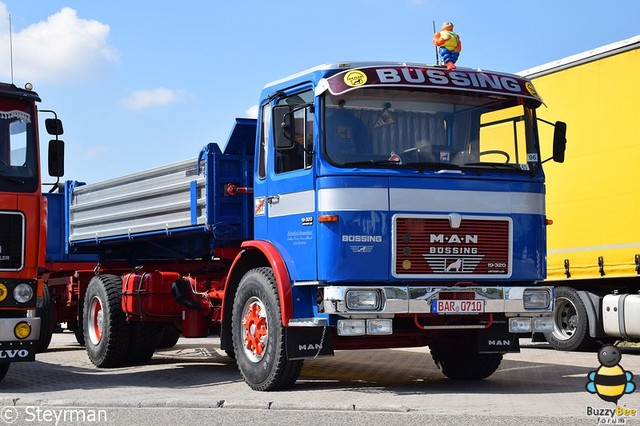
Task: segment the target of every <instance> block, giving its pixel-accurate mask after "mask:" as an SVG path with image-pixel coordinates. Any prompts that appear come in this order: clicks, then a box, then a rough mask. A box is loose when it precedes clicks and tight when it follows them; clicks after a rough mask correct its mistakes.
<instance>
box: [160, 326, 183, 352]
mask: <svg viewBox="0 0 640 426" xmlns="http://www.w3.org/2000/svg"><path fill="white" fill-rule="evenodd" d="M178 340H180V330H178V329H177V328H176V326H175V325H173V324H167V325H165V326H164V327H163V328H162V331H161V332H160V338H159V339H158V346H156V347H157V348H158V349H169V348H172V347H174V346H175V345H176V344H177V343H178Z"/></svg>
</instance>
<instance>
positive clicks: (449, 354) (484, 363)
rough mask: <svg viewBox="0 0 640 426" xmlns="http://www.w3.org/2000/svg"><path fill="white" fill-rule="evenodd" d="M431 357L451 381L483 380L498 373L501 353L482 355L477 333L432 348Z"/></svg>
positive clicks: (462, 335)
mask: <svg viewBox="0 0 640 426" xmlns="http://www.w3.org/2000/svg"><path fill="white" fill-rule="evenodd" d="M430 349H431V357H432V358H433V361H434V362H435V363H436V365H437V366H438V368H439V369H440V371H442V373H443V374H444V375H445V376H447V377H448V378H450V379H456V380H481V379H486V378H487V377H489V376H491V375H492V374H493V373H495V372H496V370H497V369H498V367H499V366H500V363H501V362H502V356H503V354H501V353H480V352H479V351H478V345H477V340H476V335H475V333H462V334H461V335H459V336H456V338H455V340H453V339H452V340H447V341H446V342H442V343H440V344H436V345H433V346H431V347H430Z"/></svg>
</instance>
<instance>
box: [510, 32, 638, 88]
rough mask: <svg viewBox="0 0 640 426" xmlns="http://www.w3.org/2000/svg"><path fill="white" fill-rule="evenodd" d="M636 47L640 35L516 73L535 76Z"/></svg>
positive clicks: (529, 76) (523, 75) (528, 76)
mask: <svg viewBox="0 0 640 426" xmlns="http://www.w3.org/2000/svg"><path fill="white" fill-rule="evenodd" d="M638 47H640V35H637V36H635V37H631V38H628V39H626V40H622V41H617V42H615V43H611V44H607V45H605V46H601V47H597V48H595V49H592V50H588V51H586V52H582V53H578V54H575V55H571V56H567V57H566V58H563V59H559V60H557V61H553V62H548V63H546V64H542V65H538V66H537V67H533V68H529V69H527V70H524V71H520V72H517V73H516V74H517V75H520V76H522V77H527V78H536V77H540V76H542V75H546V74H551V73H554V72H556V71H560V70H563V69H566V68H571V67H575V66H578V65H582V64H584V63H587V62H592V61H595V60H597V59H600V58H604V57H607V56H612V55H617V54H618V53H622V52H626V51H627V50H632V49H637V48H638Z"/></svg>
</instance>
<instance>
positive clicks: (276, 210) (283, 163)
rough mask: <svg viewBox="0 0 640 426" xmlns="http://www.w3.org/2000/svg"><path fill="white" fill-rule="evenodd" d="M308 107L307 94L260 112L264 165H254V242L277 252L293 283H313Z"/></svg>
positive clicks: (277, 102) (310, 92)
mask: <svg viewBox="0 0 640 426" xmlns="http://www.w3.org/2000/svg"><path fill="white" fill-rule="evenodd" d="M313 101H314V95H313V90H311V88H308V89H307V90H302V91H296V92H292V93H287V95H286V96H284V97H281V98H278V99H275V100H274V101H272V102H271V103H268V104H265V105H264V106H263V107H262V110H261V115H262V118H261V129H260V130H261V136H260V141H259V143H260V144H261V147H260V148H261V150H263V152H261V156H263V158H262V160H263V161H264V164H262V165H260V164H259V165H258V179H257V183H256V186H255V189H254V190H255V225H256V227H255V229H256V238H258V239H267V240H269V241H270V242H271V243H272V244H273V245H274V246H275V247H276V248H277V249H278V251H279V252H280V254H281V256H282V258H283V259H284V261H285V262H286V265H287V268H288V270H289V274H290V275H291V279H292V280H294V281H307V280H315V279H316V277H317V268H316V254H317V248H316V240H317V237H316V232H317V217H316V193H315V178H314V167H313V160H314V155H313V152H314V140H315V134H316V131H315V129H314V121H315V120H314V106H313ZM259 161H260V159H259ZM261 168H262V170H261ZM262 176H263V177H262ZM261 177H262V178H261Z"/></svg>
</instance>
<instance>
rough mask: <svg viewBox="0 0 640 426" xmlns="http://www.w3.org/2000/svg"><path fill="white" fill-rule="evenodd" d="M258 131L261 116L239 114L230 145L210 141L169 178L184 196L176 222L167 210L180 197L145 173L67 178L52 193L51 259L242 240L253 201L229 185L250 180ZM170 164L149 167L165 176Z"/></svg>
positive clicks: (191, 252)
mask: <svg viewBox="0 0 640 426" xmlns="http://www.w3.org/2000/svg"><path fill="white" fill-rule="evenodd" d="M255 135H256V120H254V119H237V120H236V123H235V125H234V127H233V130H232V132H231V134H230V136H229V140H228V143H227V145H226V146H225V150H224V152H222V151H221V150H220V147H219V146H218V145H217V144H215V143H210V144H208V145H206V146H205V147H204V148H203V149H202V151H201V152H200V154H199V156H198V158H197V159H194V160H192V161H187V162H182V163H180V166H181V167H182V168H181V169H180V172H181V174H180V176H181V182H178V183H177V184H174V183H172V182H171V181H169V182H167V183H164V185H166V186H167V188H168V187H178V186H180V187H179V188H177V189H173V190H174V191H176V194H177V196H181V197H183V198H184V202H182V204H181V205H180V206H179V207H176V209H180V210H179V211H178V210H176V211H177V213H176V215H177V216H178V218H179V220H176V221H175V223H176V224H175V225H170V224H168V223H165V222H166V221H165V219H166V218H165V217H164V216H163V215H167V212H168V211H169V210H170V209H171V208H172V207H171V206H170V205H169V203H170V202H171V200H172V199H174V198H175V197H174V196H173V194H172V193H170V191H169V190H165V189H164V187H163V186H160V185H156V184H155V183H154V182H155V181H154V180H148V181H145V173H147V172H141V173H137V174H133V175H130V176H124V177H122V178H117V179H113V180H110V181H104V182H98V183H94V184H89V185H84V184H83V183H80V182H66V184H65V191H64V193H57V194H47V199H48V200H49V218H48V224H49V232H48V236H47V261H49V262H55V261H74V260H75V261H79V260H92V259H99V260H108V259H111V260H129V261H132V262H133V261H138V260H152V259H195V258H205V257H210V256H211V252H212V250H213V249H215V248H221V247H238V246H239V245H240V244H241V242H242V241H244V240H247V239H249V238H252V236H253V216H252V213H253V210H252V209H253V205H252V202H251V199H250V197H247V196H232V195H228V194H227V193H226V190H225V188H226V185H227V184H233V185H236V186H238V187H251V186H252V181H253V150H254V145H255ZM171 168H174V169H175V167H174V166H173V165H169V166H166V168H163V167H160V168H158V169H154V170H153V171H150V172H149V173H151V172H153V173H155V175H154V176H156V180H157V179H162V178H165V180H166V179H167V178H166V176H163V171H164V170H165V169H167V170H169V169H171ZM127 185H128V186H127ZM129 187H131V188H135V189H129ZM161 197H166V198H167V200H169V202H167V201H164V200H163V199H162V198H161ZM65 200H66V203H65ZM167 217H168V216H167Z"/></svg>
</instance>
